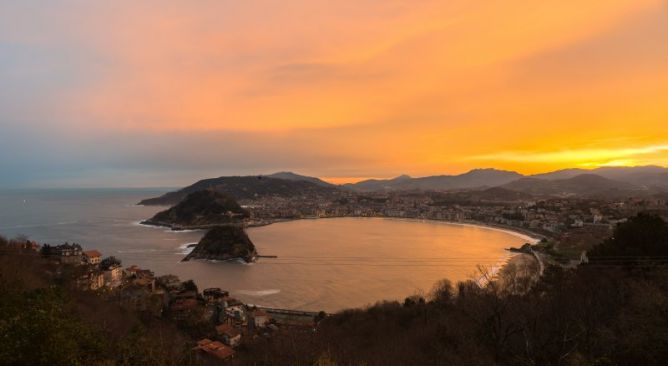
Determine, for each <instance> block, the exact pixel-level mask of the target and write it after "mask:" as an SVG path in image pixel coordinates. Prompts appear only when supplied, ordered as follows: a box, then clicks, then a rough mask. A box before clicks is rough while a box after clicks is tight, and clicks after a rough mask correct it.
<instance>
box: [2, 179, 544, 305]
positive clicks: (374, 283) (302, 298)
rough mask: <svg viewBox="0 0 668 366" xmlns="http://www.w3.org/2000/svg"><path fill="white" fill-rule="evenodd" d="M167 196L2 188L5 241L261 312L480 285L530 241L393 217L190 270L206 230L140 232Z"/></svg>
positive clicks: (302, 226) (323, 229)
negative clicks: (108, 262)
mask: <svg viewBox="0 0 668 366" xmlns="http://www.w3.org/2000/svg"><path fill="white" fill-rule="evenodd" d="M165 191H166V190H165V189H30V190H23V189H21V190H0V235H3V236H5V237H8V238H12V237H18V236H25V237H28V238H29V239H31V240H35V241H38V242H40V243H49V244H61V243H64V242H70V243H72V242H74V243H78V244H80V245H82V246H83V247H84V249H86V250H88V249H97V250H99V251H100V252H102V253H103V255H104V256H115V257H117V258H119V259H120V260H121V261H122V264H123V265H124V266H129V265H133V264H134V265H138V266H139V267H141V268H145V269H150V270H152V271H154V272H155V274H156V275H158V276H159V275H164V274H174V275H177V276H179V277H180V278H181V279H182V280H188V279H192V280H194V281H195V282H196V284H197V285H198V286H199V288H200V289H204V288H208V287H220V288H222V289H225V290H228V291H230V293H231V295H232V296H234V297H236V298H238V299H239V300H241V301H243V302H245V303H249V304H256V305H261V306H269V307H276V308H285V309H298V310H310V311H320V310H324V311H327V312H335V311H339V310H343V309H346V308H355V307H365V306H369V305H372V304H374V303H376V302H378V301H385V300H389V301H392V300H397V301H402V300H403V299H404V298H406V297H407V296H411V295H423V296H426V295H428V294H429V293H430V291H431V289H432V288H433V286H434V285H435V284H436V283H437V282H438V281H440V280H443V279H448V280H450V281H452V282H453V283H456V282H457V281H464V280H470V279H473V280H476V279H478V278H479V277H480V276H479V275H480V273H479V268H480V267H483V268H486V269H487V270H491V271H494V270H496V269H498V268H499V267H500V266H502V265H503V264H504V263H506V262H507V261H508V260H509V258H510V257H511V255H512V254H511V253H509V252H508V251H506V250H505V248H508V247H511V246H520V245H522V244H524V243H525V242H527V241H530V240H531V239H530V238H527V237H526V236H523V235H521V234H518V233H513V232H508V231H504V230H498V229H494V228H487V227H480V226H471V225H460V224H451V223H446V222H441V221H426V220H404V219H390V218H348V217H347V218H327V219H304V220H296V221H288V222H281V223H275V224H272V225H268V226H262V227H254V228H250V229H248V235H249V236H250V238H251V240H252V241H253V242H254V243H255V246H256V247H257V249H258V252H259V253H260V254H261V255H270V256H277V258H261V259H259V260H258V261H257V262H256V263H251V264H245V263H241V262H238V261H204V260H194V261H188V262H182V261H181V259H183V257H184V256H185V255H186V254H187V253H188V251H189V250H190V249H189V248H188V245H189V244H193V243H197V241H198V240H199V239H200V238H201V237H202V236H203V235H204V232H203V231H199V230H194V231H170V230H168V229H166V228H161V227H151V226H145V225H141V224H140V221H142V220H144V219H146V218H150V217H151V216H153V215H154V214H155V213H156V212H158V211H160V210H163V209H165V207H144V206H138V205H137V202H139V201H140V200H142V199H144V198H149V197H155V196H158V195H160V194H162V193H164V192H165Z"/></svg>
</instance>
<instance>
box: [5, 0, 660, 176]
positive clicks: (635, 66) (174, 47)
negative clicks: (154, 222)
mask: <svg viewBox="0 0 668 366" xmlns="http://www.w3.org/2000/svg"><path fill="white" fill-rule="evenodd" d="M0 84H1V85H2V86H3V88H2V90H1V91H0V129H1V131H2V133H1V134H0V156H1V157H0V168H2V170H3V171H5V172H12V173H13V174H12V177H9V176H8V175H9V174H7V176H5V177H3V178H1V179H0V186H9V187H11V186H23V185H28V186H126V185H133V186H170V185H181V184H187V183H190V182H191V181H192V180H194V179H199V178H205V177H210V176H221V175H239V174H260V173H271V172H275V171H285V170H290V171H295V172H298V173H301V174H306V175H313V176H320V177H327V178H325V179H326V180H328V181H331V182H335V183H345V182H354V181H359V180H361V179H364V178H366V177H381V178H390V177H394V176H397V175H399V174H409V175H411V176H426V175H435V174H456V173H463V172H465V171H467V170H470V169H474V168H488V167H494V168H498V169H506V170H514V171H518V172H520V173H524V174H530V173H541V172H546V171H551V170H556V169H564V168H595V167H600V166H632V165H660V166H667V165H668V2H666V1H665V0H633V1H622V0H605V1H604V0H588V1H579V2H564V1H557V0H546V1H540V2H529V3H527V2H525V1H518V0H508V1H504V2H480V1H469V0H454V1H436V0H425V1H406V0H390V1H376V0H358V1H336V2H331V1H314V0H309V1H305V0H296V1H287V2H286V1H270V0H252V1H250V0H249V1H243V2H228V1H200V2H191V1H173V2H169V4H166V2H162V1H155V0H153V1H141V2H129V1H118V2H109V3H107V2H92V1H86V2H83V1H75V0H58V1H51V2H48V3H44V2H39V1H5V2H3V3H2V4H0Z"/></svg>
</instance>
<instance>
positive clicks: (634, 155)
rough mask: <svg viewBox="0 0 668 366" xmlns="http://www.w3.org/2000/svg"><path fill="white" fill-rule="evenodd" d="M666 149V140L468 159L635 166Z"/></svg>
mask: <svg viewBox="0 0 668 366" xmlns="http://www.w3.org/2000/svg"><path fill="white" fill-rule="evenodd" d="M664 152H668V143H666V144H660V145H649V146H640V147H631V148H609V149H570V150H560V151H545V152H540V151H505V152H498V153H492V154H485V155H477V156H472V157H470V158H469V159H470V160H477V161H485V162H514V163H550V164H552V163H560V164H572V165H578V166H611V165H634V164H638V163H642V162H643V161H645V160H646V157H647V156H648V155H654V154H659V153H664Z"/></svg>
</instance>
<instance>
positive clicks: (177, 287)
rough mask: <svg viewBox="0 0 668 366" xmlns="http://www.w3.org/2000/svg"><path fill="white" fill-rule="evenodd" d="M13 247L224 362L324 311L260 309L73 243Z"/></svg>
mask: <svg viewBox="0 0 668 366" xmlns="http://www.w3.org/2000/svg"><path fill="white" fill-rule="evenodd" d="M21 245H22V247H21V248H18V249H23V250H32V251H36V252H39V253H41V254H42V255H43V256H44V257H46V258H47V259H49V260H50V261H51V262H52V263H53V264H54V266H55V271H54V272H55V274H56V275H57V276H59V277H61V278H65V277H68V278H69V279H71V280H72V281H71V283H72V285H73V286H74V287H75V288H76V289H78V290H81V291H88V292H94V293H96V294H98V295H99V296H102V297H104V298H105V299H106V300H108V301H110V302H115V303H118V304H119V305H120V306H122V307H123V308H125V309H128V310H132V311H137V312H140V313H142V314H147V315H149V316H152V317H155V318H162V319H168V320H170V321H173V322H175V323H176V324H177V325H178V326H179V327H180V328H182V329H184V330H186V331H187V333H188V334H190V335H192V337H193V343H194V344H196V345H195V346H194V347H193V348H192V350H193V352H195V353H196V354H197V355H198V356H200V357H205V358H207V357H208V358H213V359H219V360H226V359H229V358H232V357H234V356H235V352H236V351H235V349H236V348H238V347H239V346H241V345H243V344H244V343H245V342H253V341H254V340H257V339H258V338H260V337H262V338H266V337H276V336H280V330H281V329H282V328H284V327H287V328H290V329H294V328H295V327H297V328H304V329H314V327H315V326H316V323H317V321H318V320H319V319H321V318H322V317H323V316H324V315H325V314H324V313H312V312H302V311H292V310H287V309H272V308H261V307H257V306H254V305H250V304H244V303H242V302H241V301H239V300H237V299H235V298H234V297H232V296H230V293H229V292H228V291H226V290H223V289H221V288H207V289H204V290H203V291H201V292H200V291H199V289H198V288H197V285H196V284H195V283H194V282H193V281H192V280H188V281H182V280H181V279H179V278H178V277H177V276H175V275H171V274H168V275H163V276H156V275H155V274H154V273H153V272H152V271H151V270H148V269H142V268H139V267H137V266H136V265H131V266H128V267H123V266H122V265H121V261H120V260H118V259H117V258H115V257H113V256H110V257H106V258H103V255H102V253H101V252H100V251H98V250H84V249H83V248H82V246H81V245H79V244H76V243H65V244H60V245H54V246H52V245H49V244H43V245H39V244H37V243H35V242H30V241H27V242H25V243H23V244H21Z"/></svg>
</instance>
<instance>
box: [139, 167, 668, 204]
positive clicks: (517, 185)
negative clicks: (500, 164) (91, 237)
mask: <svg viewBox="0 0 668 366" xmlns="http://www.w3.org/2000/svg"><path fill="white" fill-rule="evenodd" d="M495 187H496V188H500V189H496V190H494V189H490V188H495ZM501 188H502V189H501ZM204 189H212V190H215V191H217V192H221V193H223V194H226V195H229V196H231V197H233V198H234V199H237V200H244V199H253V198H257V197H263V196H280V197H294V196H303V195H309V194H310V195H326V194H331V193H334V192H337V191H339V190H349V191H354V192H374V191H478V192H479V193H477V194H476V197H488V196H491V195H493V194H494V193H495V192H496V193H498V194H500V195H502V196H504V197H506V198H510V197H523V196H524V195H531V196H562V197H566V196H578V197H623V196H638V195H646V194H653V193H666V192H668V168H663V167H658V166H640V167H603V168H597V169H592V170H586V169H565V170H558V171H554V172H550V173H543V174H535V175H530V176H525V175H522V174H520V173H517V172H513V171H506V170H497V169H474V170H471V171H469V172H467V173H464V174H459V175H436V176H428V177H419V178H413V177H410V176H408V175H401V176H398V177H396V178H392V179H370V180H364V181H361V182H358V183H351V184H344V185H340V186H338V185H334V184H331V183H327V182H325V181H323V180H321V179H319V178H315V177H309V176H304V175H299V174H295V173H292V172H279V173H274V174H270V175H266V176H244V177H220V178H212V179H204V180H201V181H199V182H196V183H195V184H192V185H190V186H188V187H185V188H183V189H180V190H178V191H174V192H169V193H166V194H164V195H163V196H161V197H156V198H151V199H146V200H143V201H142V202H140V204H142V205H174V204H176V203H178V202H180V201H181V200H183V199H184V198H185V197H186V196H187V195H188V194H190V193H193V192H197V191H201V190H204ZM509 192H517V193H520V194H521V195H514V194H512V193H509Z"/></svg>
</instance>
